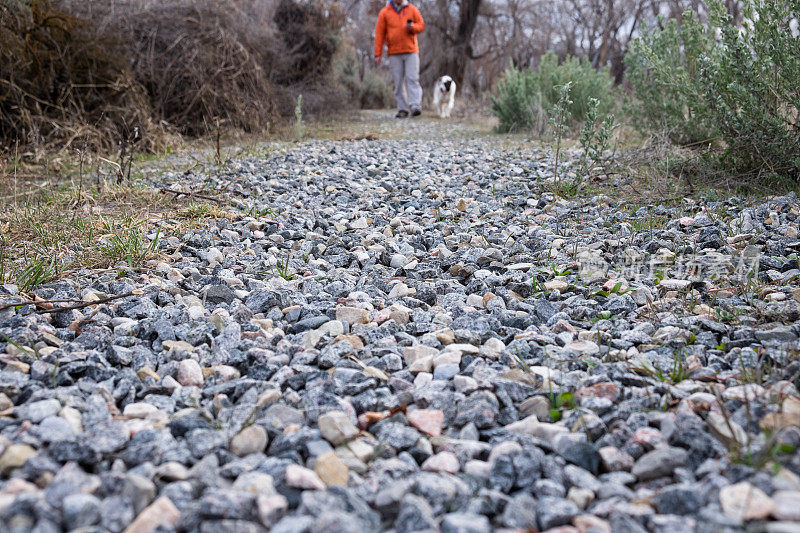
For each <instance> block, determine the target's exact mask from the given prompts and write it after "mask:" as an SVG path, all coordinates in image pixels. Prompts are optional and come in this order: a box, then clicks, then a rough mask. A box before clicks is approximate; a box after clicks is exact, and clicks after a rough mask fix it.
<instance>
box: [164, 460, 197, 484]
mask: <svg viewBox="0 0 800 533" xmlns="http://www.w3.org/2000/svg"><path fill="white" fill-rule="evenodd" d="M190 476H191V473H190V472H189V469H188V468H186V467H185V466H184V465H182V464H181V463H179V462H177V461H167V462H166V463H161V464H160V465H158V466H157V467H156V477H157V478H161V479H166V480H167V481H185V480H187V479H189V477H190Z"/></svg>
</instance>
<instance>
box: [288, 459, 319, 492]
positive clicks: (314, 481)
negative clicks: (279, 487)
mask: <svg viewBox="0 0 800 533" xmlns="http://www.w3.org/2000/svg"><path fill="white" fill-rule="evenodd" d="M286 484H287V485H289V486H290V487H292V488H295V489H308V490H325V483H323V482H322V480H321V479H320V478H319V476H318V475H317V473H316V472H314V471H313V470H309V469H308V468H306V467H304V466H300V465H296V464H291V465H289V466H287V467H286Z"/></svg>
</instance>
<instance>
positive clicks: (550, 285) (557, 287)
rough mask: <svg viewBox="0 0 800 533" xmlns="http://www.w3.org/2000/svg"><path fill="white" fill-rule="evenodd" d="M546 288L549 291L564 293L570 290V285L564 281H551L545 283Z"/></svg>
mask: <svg viewBox="0 0 800 533" xmlns="http://www.w3.org/2000/svg"><path fill="white" fill-rule="evenodd" d="M544 288H545V289H546V290H548V291H558V292H564V291H566V290H567V289H568V288H569V283H568V282H567V281H565V280H563V279H558V278H556V279H551V280H550V281H546V282H545V283H544Z"/></svg>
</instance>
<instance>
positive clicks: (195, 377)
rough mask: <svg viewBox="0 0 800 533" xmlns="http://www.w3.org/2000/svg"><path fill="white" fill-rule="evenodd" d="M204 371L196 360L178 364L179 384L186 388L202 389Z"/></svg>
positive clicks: (187, 360) (186, 360)
mask: <svg viewBox="0 0 800 533" xmlns="http://www.w3.org/2000/svg"><path fill="white" fill-rule="evenodd" d="M203 381H204V380H203V369H202V368H200V364H199V363H198V362H197V361H195V360H194V359H184V360H183V361H181V362H180V363H178V383H180V384H181V385H183V386H184V387H202V386H203Z"/></svg>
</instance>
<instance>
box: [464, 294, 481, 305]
mask: <svg viewBox="0 0 800 533" xmlns="http://www.w3.org/2000/svg"><path fill="white" fill-rule="evenodd" d="M466 304H467V305H468V306H470V307H475V308H477V309H480V308H482V307H483V298H482V297H481V296H479V295H477V294H470V295H468V296H467V301H466Z"/></svg>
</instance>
